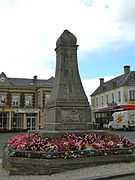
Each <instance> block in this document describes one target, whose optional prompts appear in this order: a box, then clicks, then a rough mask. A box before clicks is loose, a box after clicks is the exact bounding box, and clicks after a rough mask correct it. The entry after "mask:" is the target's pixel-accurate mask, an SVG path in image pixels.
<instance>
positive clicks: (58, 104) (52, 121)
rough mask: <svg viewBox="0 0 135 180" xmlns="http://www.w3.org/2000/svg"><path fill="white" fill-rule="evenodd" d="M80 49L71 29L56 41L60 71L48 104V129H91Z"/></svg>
mask: <svg viewBox="0 0 135 180" xmlns="http://www.w3.org/2000/svg"><path fill="white" fill-rule="evenodd" d="M77 48H78V45H77V39H76V37H75V36H74V35H73V34H72V33H70V32H69V31H68V30H65V31H64V32H63V33H62V35H61V36H60V37H59V38H58V40H57V42H56V49H55V51H56V72H55V80H54V84H53V89H52V93H51V95H50V98H49V99H48V102H47V105H46V120H45V125H44V129H45V130H48V131H65V130H68V131H74V130H88V129H89V125H90V106H89V103H88V99H87V96H86V94H85V92H84V89H83V86H82V83H81V79H80V75H79V70H78V63H77Z"/></svg>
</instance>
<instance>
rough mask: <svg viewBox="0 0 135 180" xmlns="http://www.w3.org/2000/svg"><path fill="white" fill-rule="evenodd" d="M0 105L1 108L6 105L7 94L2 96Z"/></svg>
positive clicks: (0, 96) (0, 95)
mask: <svg viewBox="0 0 135 180" xmlns="http://www.w3.org/2000/svg"><path fill="white" fill-rule="evenodd" d="M0 105H1V106H5V105H6V94H0Z"/></svg>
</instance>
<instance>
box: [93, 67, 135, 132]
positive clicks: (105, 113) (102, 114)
mask: <svg viewBox="0 0 135 180" xmlns="http://www.w3.org/2000/svg"><path fill="white" fill-rule="evenodd" d="M128 109H135V71H130V66H124V73H123V74H122V75H120V76H117V77H115V78H113V79H111V80H109V81H107V82H104V79H103V78H100V86H99V87H98V88H97V89H96V90H95V91H94V92H93V93H92V94H91V115H92V117H91V118H92V122H93V123H96V124H98V125H100V126H101V128H102V126H103V125H105V124H108V122H109V121H110V120H112V113H114V112H116V111H122V110H128Z"/></svg>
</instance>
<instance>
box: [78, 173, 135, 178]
mask: <svg viewBox="0 0 135 180" xmlns="http://www.w3.org/2000/svg"><path fill="white" fill-rule="evenodd" d="M132 175H135V171H130V172H128V173H121V174H109V175H105V176H97V177H88V178H82V179H78V180H108V179H110V180H111V179H115V178H122V177H127V176H132Z"/></svg>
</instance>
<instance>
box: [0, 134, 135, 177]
mask: <svg viewBox="0 0 135 180" xmlns="http://www.w3.org/2000/svg"><path fill="white" fill-rule="evenodd" d="M134 147H135V146H134V143H132V142H130V141H129V140H128V139H127V138H126V137H124V136H119V135H114V134H110V133H106V134H103V135H99V134H95V133H91V134H83V135H82V136H79V135H75V134H64V135H63V136H61V138H55V139H51V138H42V137H40V136H39V135H38V134H34V133H27V134H23V135H20V136H15V137H13V138H11V139H10V140H9V141H8V142H7V143H6V145H5V147H4V153H3V158H2V165H3V167H4V168H5V169H6V170H8V171H9V173H10V175H37V174H53V173H58V172H62V171H66V170H70V169H76V168H82V167H88V166H94V165H99V164H108V163H116V162H117V163H118V162H131V161H135V154H134V153H133V152H134Z"/></svg>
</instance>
